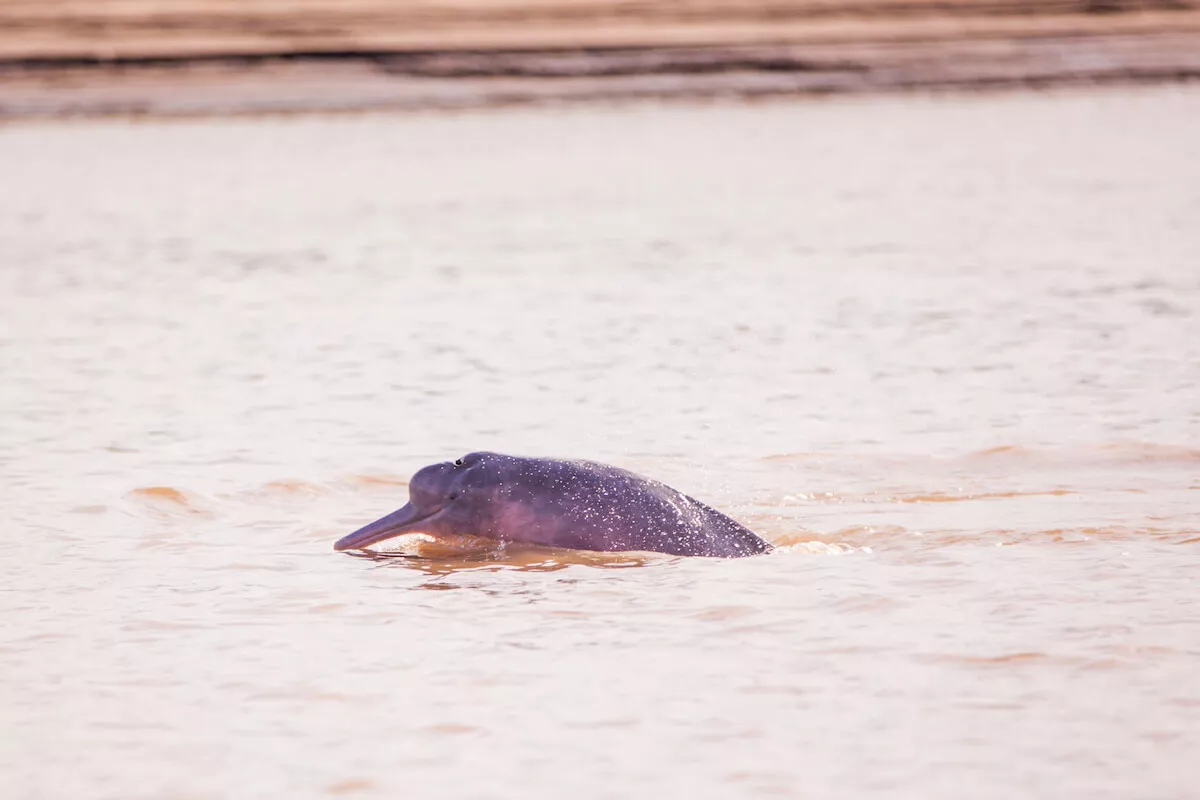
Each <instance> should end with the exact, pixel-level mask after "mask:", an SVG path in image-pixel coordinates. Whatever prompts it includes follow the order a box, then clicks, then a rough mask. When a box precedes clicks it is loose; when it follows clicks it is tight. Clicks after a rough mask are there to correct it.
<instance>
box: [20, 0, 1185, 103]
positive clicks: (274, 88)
mask: <svg viewBox="0 0 1200 800" xmlns="http://www.w3.org/2000/svg"><path fill="white" fill-rule="evenodd" d="M163 9H164V6H163V5H162V4H157V3H150V2H138V1H137V0H100V2H89V3H83V2H76V0H59V2H49V3H47V2H31V0H0V27H3V29H4V30H5V31H7V32H8V35H6V36H4V37H0V116H9V117H12V116H44V115H62V114H98V113H100V114H102V113H122V114H128V113H226V112H234V113H235V112H264V111H302V110H353V109H369V108H387V107H404V108H424V107H458V106H474V105H486V104H495V103H512V102H540V101H547V102H549V101H561V100H572V99H593V98H620V97H666V96H724V95H731V94H732V95H747V96H753V95H770V94H793V93H828V92H847V91H884V90H893V89H905V88H913V87H917V88H925V87H929V88H940V87H953V88H973V87H994V86H1008V85H1060V84H1078V83H1111V82H1147V81H1153V82H1159V81H1169V80H1186V79H1193V78H1196V77H1200V4H1197V3H1193V2H1149V1H1143V2H1127V3H1121V2H1107V3H1099V2H1049V3H1044V2H1043V3H1032V2H1022V1H1021V0H1000V1H999V2H991V3H989V2H979V1H978V0H946V1H945V2H929V1H928V0H908V1H907V2H900V0H874V1H873V2H870V3H855V2H847V1H846V0H842V1H841V2H821V0H782V2H776V3H771V4H765V3H762V2H756V3H748V2H738V0H724V1H723V2H722V1H721V0H694V1H693V2H686V3H675V4H670V5H668V4H664V3H654V2H643V3H636V2H635V3H615V2H611V1H610V2H584V0H567V2H561V0H560V2H555V3H548V2H538V1H537V0H519V1H518V2H512V1H510V0H506V2H499V3H498V2H485V0H465V1H464V2H451V1H450V0H428V1H427V2H417V3H392V2H381V0H355V1H354V2H338V3H335V2H333V0H288V1H287V2H282V1H280V2H274V1H273V0H258V2H254V3H241V4H228V3H221V2H216V0H178V1H177V2H173V3H171V4H169V6H167V9H168V10H163Z"/></svg>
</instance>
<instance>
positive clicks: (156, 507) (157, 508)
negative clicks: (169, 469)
mask: <svg viewBox="0 0 1200 800" xmlns="http://www.w3.org/2000/svg"><path fill="white" fill-rule="evenodd" d="M125 496H126V498H127V499H129V500H131V501H133V502H134V503H135V504H136V505H137V506H138V507H139V508H141V509H142V510H143V511H145V512H147V513H150V514H152V515H155V516H167V517H173V516H211V514H212V512H211V511H210V510H209V509H208V508H207V506H206V504H205V503H204V502H203V501H202V500H201V499H200V498H199V497H197V496H196V495H195V494H192V493H191V492H188V491H186V490H184V489H176V488H175V487H173V486H143V487H140V488H137V489H133V490H131V491H129V492H127V493H126V495H125Z"/></svg>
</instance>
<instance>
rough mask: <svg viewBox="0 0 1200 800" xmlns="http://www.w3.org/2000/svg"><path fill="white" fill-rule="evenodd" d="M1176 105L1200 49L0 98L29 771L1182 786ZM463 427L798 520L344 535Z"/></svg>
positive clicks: (1197, 208)
mask: <svg viewBox="0 0 1200 800" xmlns="http://www.w3.org/2000/svg"><path fill="white" fill-rule="evenodd" d="M1198 141H1200V90H1197V89H1196V88H1195V87H1190V88H1189V87H1173V88H1161V89H1145V90H1113V91H1104V92H1075V93H1062V94H1052V95H1041V94H1013V95H992V96H982V97H963V96H946V97H937V98H934V97H904V98H884V99H878V98H877V99H860V100H852V101H842V100H838V101H820V102H797V103H770V104H750V105H746V104H743V105H737V104H728V105H724V104H713V105H702V106H689V105H670V106H651V105H632V106H612V107H607V106H588V107H574V108H570V109H559V110H554V109H546V108H542V109H519V110H518V109H510V110H490V111H472V112H467V113H457V114H429V115H423V114H410V115H398V116H388V115H365V116H345V117H296V118H257V119H221V120H205V119H197V120H182V121H181V120H177V121H166V120H146V121H123V120H110V121H64V122H57V123H37V124H32V123H27V124H13V125H8V126H6V127H3V128H0V175H3V176H4V177H3V181H2V183H0V265H2V269H0V375H2V379H0V412H2V413H0V476H2V478H3V481H2V485H3V487H4V488H3V504H2V505H3V517H4V520H5V522H6V524H5V525H4V535H3V537H2V538H0V565H2V568H3V581H2V582H0V584H2V587H0V588H2V590H3V591H0V598H2V599H0V604H2V605H0V608H3V619H4V622H5V624H4V626H3V629H2V632H0V653H2V655H3V658H2V660H0V665H2V666H0V670H2V671H0V724H2V730H3V731H4V735H3V737H0V775H2V776H3V781H2V782H3V785H4V786H5V787H6V789H5V791H4V794H5V796H7V797H14V798H24V799H27V800H36V799H37V798H62V797H72V798H114V799H115V798H121V799H122V800H132V799H135V798H221V797H241V798H259V797H261V798H278V797H342V796H345V797H356V798H357V797H397V796H415V797H425V798H437V797H454V798H476V797H478V798H509V797H512V798H527V797H559V796H563V795H574V796H583V797H597V798H600V797H605V798H607V797H613V798H626V797H656V796H664V797H665V796H683V793H685V792H686V793H689V794H691V795H694V796H703V797H734V796H775V795H782V796H797V797H830V796H836V797H864V796H871V795H875V796H890V797H896V796H904V797H922V798H935V797H946V798H951V797H960V796H963V795H964V794H968V795H970V796H973V797H997V798H1008V797H1013V796H1053V797H1082V796H1087V797H1089V798H1096V797H1111V798H1127V797H1133V796H1136V797H1140V798H1182V797H1188V796H1195V795H1194V793H1195V786H1196V781H1197V780H1198V779H1200V773H1198V772H1197V767H1196V761H1195V757H1194V754H1195V752H1196V749H1197V747H1198V746H1200V725H1197V720H1198V719H1200V692H1198V691H1197V689H1196V685H1195V675H1196V670H1197V668H1198V667H1200V602H1198V601H1197V597H1198V594H1197V581H1196V577H1197V575H1198V574H1200V573H1198V572H1197V567H1196V563H1195V562H1196V556H1197V547H1198V546H1200V504H1198V502H1197V501H1198V500H1200V495H1198V494H1197V492H1198V491H1200V478H1198V477H1197V476H1198V475H1200V159H1197V158H1195V143H1196V142H1198ZM473 449H495V450H500V451H505V452H514V453H520V454H530V455H560V456H567V457H577V458H593V459H598V460H603V461H609V462H613V463H617V464H619V465H621V466H624V467H628V468H631V469H634V470H636V471H639V472H643V473H646V474H649V475H652V476H654V477H657V478H660V479H663V480H665V481H667V482H669V483H671V484H673V485H675V486H677V487H678V488H680V489H683V490H684V491H687V492H689V493H691V494H694V495H696V496H698V497H700V498H701V499H704V500H706V501H708V502H710V503H712V504H713V505H716V506H717V507H719V508H722V509H724V510H726V511H727V512H729V513H731V514H732V515H734V516H735V517H737V518H738V519H740V520H742V521H743V522H745V523H747V524H749V525H750V526H751V527H753V528H755V529H756V530H758V531H760V532H761V533H763V534H764V535H765V536H767V537H768V538H770V539H772V540H773V541H775V542H777V543H779V545H780V551H779V552H777V553H775V554H773V555H770V556H767V557H763V558H757V559H746V560H739V561H716V560H703V559H696V560H679V559H672V558H662V557H653V556H645V557H640V556H632V557H631V556H598V555H593V556H584V555H580V554H572V553H565V552H539V551H536V550H533V551H512V550H504V551H496V550H494V549H491V550H488V549H482V550H481V549H480V548H479V547H468V546H467V545H465V544H464V543H460V542H451V543H445V544H426V545H423V546H422V547H423V548H424V549H423V550H422V552H424V554H425V556H426V558H424V559H423V560H411V559H385V560H380V561H371V560H367V559H362V558H352V557H348V556H346V555H343V554H335V553H333V552H332V551H331V549H330V546H331V544H332V542H333V541H334V540H335V539H336V538H338V537H339V536H341V535H342V534H344V533H346V532H348V531H349V530H351V529H353V528H356V527H358V526H359V525H361V524H363V523H365V522H367V521H369V520H371V519H373V518H375V517H376V516H379V515H381V514H383V513H385V512H387V511H390V510H392V509H393V508H395V507H397V506H399V505H401V504H402V503H403V502H404V499H405V490H404V479H405V478H406V477H407V475H409V474H410V473H411V472H412V471H413V470H415V469H416V468H418V467H420V466H422V465H424V464H426V463H429V462H431V461H434V460H441V459H444V458H453V457H456V456H458V455H461V454H462V453H463V452H466V451H468V450H473ZM460 548H461V552H460V551H459V550H460Z"/></svg>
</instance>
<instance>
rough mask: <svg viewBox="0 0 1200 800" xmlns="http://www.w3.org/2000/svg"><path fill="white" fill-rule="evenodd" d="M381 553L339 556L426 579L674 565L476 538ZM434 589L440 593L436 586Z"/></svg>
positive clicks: (424, 537) (410, 541) (402, 542)
mask: <svg viewBox="0 0 1200 800" xmlns="http://www.w3.org/2000/svg"><path fill="white" fill-rule="evenodd" d="M389 544H390V545H391V546H390V547H389V548H388V549H386V550H347V551H345V552H344V555H348V556H350V557H352V558H359V559H363V560H366V561H370V562H373V563H375V564H377V565H379V566H384V567H397V568H401V569H412V570H416V571H418V572H422V573H424V574H426V575H429V576H431V577H444V576H447V575H451V574H454V573H459V572H500V571H505V570H511V571H516V572H558V571H560V570H564V569H568V568H569V567H579V566H582V567H594V568H596V569H630V568H634V567H642V566H646V565H648V564H652V563H664V562H668V561H672V560H678V559H677V558H675V557H673V556H665V555H662V554H660V553H608V552H592V551H587V550H566V549H562V548H554V547H543V546H540V545H531V544H522V543H515V542H503V543H502V542H496V541H494V540H491V539H484V538H482V537H476V536H441V537H434V536H430V535H428V534H411V535H408V536H402V537H398V538H397V539H395V540H391V541H390V542H389ZM438 588H445V587H444V586H439V587H438Z"/></svg>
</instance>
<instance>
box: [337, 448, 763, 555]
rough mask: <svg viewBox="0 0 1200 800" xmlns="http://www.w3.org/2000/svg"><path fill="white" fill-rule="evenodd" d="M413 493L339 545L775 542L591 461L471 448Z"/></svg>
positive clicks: (661, 548) (713, 546) (652, 547)
mask: <svg viewBox="0 0 1200 800" xmlns="http://www.w3.org/2000/svg"><path fill="white" fill-rule="evenodd" d="M408 496H409V500H408V503H407V504H406V505H405V506H404V507H403V508H401V509H399V510H397V511H393V512H392V513H391V514H388V515H387V516H386V517H383V518H381V519H378V520H376V521H375V522H372V523H371V524H370V525H367V526H365V527H362V528H359V529H358V530H356V531H355V532H354V533H351V534H349V535H347V536H344V537H342V538H341V539H339V540H338V541H337V542H336V543H335V544H334V545H333V549H334V550H361V549H363V548H365V547H368V546H369V545H372V544H375V543H377V542H382V541H384V540H385V539H391V538H393V537H396V536H401V535H403V534H406V533H417V532H420V533H429V534H433V535H435V536H436V535H439V534H442V535H462V534H467V535H472V536H482V537H486V538H489V539H497V540H499V541H501V542H523V543H527V544H539V545H547V546H550V547H564V548H571V549H575V550H605V551H626V550H641V551H653V552H659V553H669V554H671V555H677V556H709V557H716V558H737V557H740V556H753V555H758V554H760V553H766V552H768V551H770V550H771V549H772V548H771V545H770V544H768V543H767V542H766V541H764V540H763V539H762V538H760V537H759V536H758V535H757V534H755V533H753V532H752V531H750V530H748V529H747V528H744V527H743V526H741V525H739V524H738V523H737V522H734V521H733V520H732V519H730V518H729V517H727V516H725V515H724V514H722V513H720V512H719V511H716V510H714V509H712V508H709V507H708V506H706V505H705V504H704V503H701V502H700V501H699V500H695V499H693V498H691V497H688V496H687V495H686V494H683V493H682V492H678V491H676V490H675V489H672V488H671V487H670V486H667V485H666V484H663V483H659V482H658V481H655V480H651V479H649V478H643V477H642V476H640V475H635V474H634V473H632V472H628V471H626V470H623V469H618V468H617V467H610V466H607V465H605V464H597V463H595V462H591V461H561V460H558V459H550V458H521V457H518V456H506V455H501V454H500V453H486V452H479V453H469V454H467V455H465V456H463V457H462V458H459V459H456V460H455V461H445V462H442V463H440V464H433V465H431V466H428V467H425V468H423V469H421V470H420V471H418V472H417V474H416V475H414V476H413V477H412V480H411V481H409V484H408Z"/></svg>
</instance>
